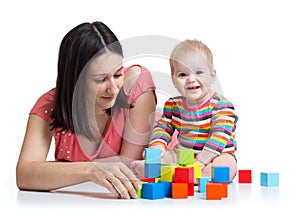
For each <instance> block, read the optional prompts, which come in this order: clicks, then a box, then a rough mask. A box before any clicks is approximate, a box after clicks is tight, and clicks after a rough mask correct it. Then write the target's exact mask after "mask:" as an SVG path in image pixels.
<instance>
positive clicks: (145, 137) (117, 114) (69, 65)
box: [16, 22, 156, 199]
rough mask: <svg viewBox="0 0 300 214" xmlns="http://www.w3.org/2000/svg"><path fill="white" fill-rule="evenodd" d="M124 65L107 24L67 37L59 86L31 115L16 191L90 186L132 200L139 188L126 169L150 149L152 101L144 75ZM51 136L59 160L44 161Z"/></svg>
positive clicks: (148, 78) (150, 85) (150, 84)
mask: <svg viewBox="0 0 300 214" xmlns="http://www.w3.org/2000/svg"><path fill="white" fill-rule="evenodd" d="M122 60H123V52H122V47H121V45H120V43H119V41H118V39H117V37H116V36H115V35H114V33H113V32H112V31H111V30H110V29H109V28H108V27H107V26H106V25H105V24H104V23H101V22H94V23H82V24H80V25H78V26H76V27H75V28H73V29H72V30H71V31H70V32H68V33H67V34H66V35H65V37H64V38H63V40H62V42H61V46H60V50H59V58H58V76H57V81H56V87H55V88H54V89H51V90H50V91H48V92H46V93H45V94H43V95H42V96H41V97H40V98H39V99H38V101H37V102H36V104H35V105H34V107H33V108H32V110H31V111H30V114H29V119H28V123H27V128H26V133H25V137H24V142H23V146H22V149H21V152H20V156H19V160H18V163H17V168H16V169H17V172H16V176H17V186H18V188H19V189H21V190H23V189H24V190H41V191H47V190H54V189H57V188H62V187H66V186H70V185H75V184H79V183H83V182H88V181H92V182H95V183H97V184H99V185H101V186H104V187H105V188H107V189H108V190H109V191H110V192H111V193H112V194H113V195H114V196H115V197H116V198H125V199H128V198H130V197H132V198H137V193H136V190H138V189H140V186H139V181H138V180H137V178H136V177H135V175H134V174H133V173H132V172H131V170H130V169H129V168H128V167H127V166H129V165H130V162H131V161H132V160H137V159H142V152H143V150H144V148H145V147H147V146H148V143H149V137H150V131H151V129H152V126H153V119H154V118H153V116H152V115H153V112H154V111H155V105H156V95H155V86H154V83H153V81H152V78H151V75H150V73H149V71H148V70H147V69H146V68H144V67H142V66H139V65H133V66H130V67H127V68H123V64H122ZM52 137H54V140H55V159H56V161H53V162H48V161H46V157H47V155H48V151H49V147H50V144H51V141H52Z"/></svg>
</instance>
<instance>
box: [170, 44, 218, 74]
mask: <svg viewBox="0 0 300 214" xmlns="http://www.w3.org/2000/svg"><path fill="white" fill-rule="evenodd" d="M195 51H197V52H199V53H200V54H201V55H202V56H203V57H204V58H205V59H206V61H207V64H208V66H209V68H210V69H211V71H212V70H213V69H214V66H213V55H212V53H211V51H210V49H209V48H208V46H207V45H206V44H204V43H203V42H202V41H200V40H196V39H194V40H190V39H186V40H184V41H182V42H180V43H179V44H178V45H177V46H176V47H175V48H174V50H173V51H172V53H171V56H170V59H169V62H170V66H171V74H172V75H173V74H174V66H173V63H174V61H176V58H177V57H178V56H179V55H182V54H187V53H191V52H195Z"/></svg>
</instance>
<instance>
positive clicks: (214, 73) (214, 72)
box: [211, 68, 217, 82]
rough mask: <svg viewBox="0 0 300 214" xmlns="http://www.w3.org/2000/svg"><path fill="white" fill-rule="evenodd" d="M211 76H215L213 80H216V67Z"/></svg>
mask: <svg viewBox="0 0 300 214" xmlns="http://www.w3.org/2000/svg"><path fill="white" fill-rule="evenodd" d="M211 76H212V78H213V82H214V81H215V80H216V76H217V71H216V69H215V68H213V70H212V72H211Z"/></svg>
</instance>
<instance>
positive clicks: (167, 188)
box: [158, 180, 172, 197]
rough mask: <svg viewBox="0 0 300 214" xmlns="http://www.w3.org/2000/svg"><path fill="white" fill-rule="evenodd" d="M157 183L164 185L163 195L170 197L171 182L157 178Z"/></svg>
mask: <svg viewBox="0 0 300 214" xmlns="http://www.w3.org/2000/svg"><path fill="white" fill-rule="evenodd" d="M158 183H162V184H163V185H164V190H165V191H164V193H165V197H172V182H169V181H162V180H159V181H158Z"/></svg>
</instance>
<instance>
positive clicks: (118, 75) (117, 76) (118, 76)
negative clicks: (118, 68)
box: [114, 74, 123, 79]
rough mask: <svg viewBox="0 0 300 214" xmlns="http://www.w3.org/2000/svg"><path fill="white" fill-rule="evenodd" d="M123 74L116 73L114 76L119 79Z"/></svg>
mask: <svg viewBox="0 0 300 214" xmlns="http://www.w3.org/2000/svg"><path fill="white" fill-rule="evenodd" d="M121 76H123V74H115V75H114V78H116V79H118V78H120V77H121Z"/></svg>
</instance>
